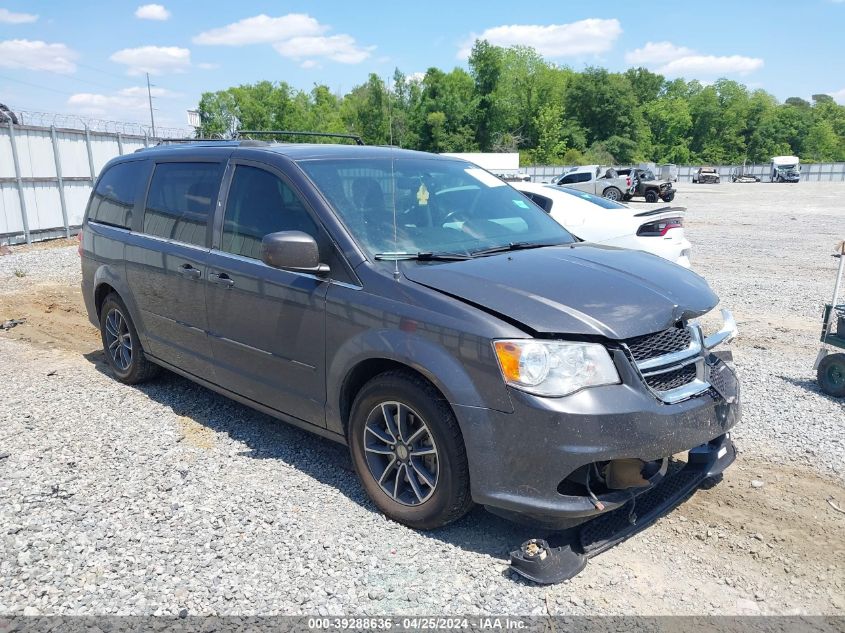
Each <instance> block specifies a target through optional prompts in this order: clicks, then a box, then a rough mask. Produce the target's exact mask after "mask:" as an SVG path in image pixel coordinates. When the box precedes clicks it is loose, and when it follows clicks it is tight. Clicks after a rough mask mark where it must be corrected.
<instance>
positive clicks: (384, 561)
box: [0, 183, 845, 615]
mask: <svg viewBox="0 0 845 633" xmlns="http://www.w3.org/2000/svg"><path fill="white" fill-rule="evenodd" d="M843 190H845V187H843V186H842V185H831V184H828V183H801V184H799V185H780V186H779V185H767V184H755V185H730V184H724V185H713V186H708V185H701V186H697V185H682V186H681V191H680V193H679V195H678V197H677V198H676V201H675V204H679V205H686V206H688V207H689V209H690V213H689V216H688V228H687V230H688V235H689V238H690V240H691V241H692V242H693V247H694V250H693V265H694V267H695V268H696V269H697V270H698V271H699V272H701V273H702V274H704V275H705V276H706V277H707V278H708V280H709V281H710V282H711V284H712V285H713V287H714V288H715V289H716V291H717V292H718V293H719V294H720V296H721V297H722V301H723V304H724V305H725V306H727V307H730V308H731V309H733V310H734V312H735V314H736V315H737V317H738V321H739V325H740V329H741V334H740V339H739V340H738V341H737V342H736V344H735V345H734V350H735V357H736V361H737V367H738V371H739V373H740V377H741V380H742V383H743V398H744V410H743V411H744V419H743V422H742V424H741V426H739V427H737V429H736V433H735V436H736V438H737V441H738V444H739V446H740V448H741V450H742V452H741V455H740V458H739V460H738V461H737V463H736V464H735V465H734V466H733V467H732V468H731V469H729V470H728V472H727V473H726V476H725V480H724V481H723V482H722V484H720V485H719V486H716V487H715V488H713V489H711V490H702V491H699V492H697V493H696V494H695V496H694V497H692V498H691V499H690V500H688V501H687V502H686V503H684V504H683V505H682V506H680V507H679V508H677V509H676V510H675V511H674V512H672V513H671V514H670V515H668V516H667V517H665V518H664V519H662V520H661V521H659V522H658V523H657V524H656V525H654V526H653V527H651V528H649V529H648V530H646V531H644V532H643V533H641V534H639V535H637V536H636V537H634V538H632V539H630V540H629V541H627V542H625V543H623V544H622V545H620V546H618V547H616V548H614V549H612V550H610V551H609V552H607V553H606V554H603V555H601V556H599V557H597V558H595V559H593V560H592V561H591V562H590V563H589V565H588V566H587V568H586V569H585V570H584V572H582V573H581V574H580V575H579V576H578V577H576V578H574V579H573V580H571V581H569V582H567V583H564V584H561V585H556V586H552V587H539V586H536V585H533V584H531V583H526V582H523V581H521V580H516V579H514V578H512V577H511V575H510V574H509V572H508V571H507V553H508V551H509V550H510V549H512V548H513V547H515V546H516V545H518V544H519V543H520V542H521V541H522V540H524V539H525V538H527V537H530V536H538V535H542V534H540V533H538V532H537V531H536V530H531V529H529V528H525V527H521V526H516V525H513V524H510V523H508V522H506V521H503V520H500V519H498V518H496V517H494V516H492V515H489V514H488V513H486V512H484V511H483V510H480V509H476V510H475V511H473V512H472V513H471V514H470V515H469V516H468V517H466V518H465V519H463V520H462V521H460V522H458V523H457V524H454V525H452V526H449V527H447V528H444V529H440V530H436V531H433V532H427V533H422V532H415V531H413V530H410V529H408V528H405V527H403V526H400V525H398V524H395V523H392V522H391V521H388V520H386V519H385V518H384V517H382V516H381V515H380V514H379V513H378V512H377V511H376V510H375V508H374V506H373V505H372V504H371V503H370V502H369V501H368V499H367V498H366V496H365V495H364V493H363V490H362V489H361V487H360V486H359V484H358V482H357V480H356V478H355V475H354V473H353V472H352V468H351V463H350V460H349V458H348V456H347V453H346V450H345V449H344V448H343V447H341V446H339V445H335V444H333V443H331V442H329V441H327V440H323V439H320V438H317V437H315V436H312V435H309V434H307V433H305V432H303V431H299V430H297V429H294V428H292V427H289V426H287V425H284V424H282V423H279V422H276V421H274V420H273V419H271V418H269V417H267V416H265V415H262V414H259V413H256V412H254V411H252V410H250V409H248V408H246V407H243V406H241V405H239V404H236V403H234V402H232V401H230V400H227V399H226V398H224V397H222V396H219V395H216V394H214V393H212V392H209V391H208V390H206V389H204V388H202V387H199V386H196V385H194V384H192V383H190V382H188V381H186V380H184V379H182V378H179V377H176V376H174V375H171V374H167V375H165V376H164V377H163V378H162V379H160V380H158V381H157V382H154V383H151V384H149V385H145V386H143V387H141V388H134V387H127V386H124V385H121V384H119V383H117V382H115V381H114V380H112V379H111V378H110V377H109V376H108V375H107V370H106V369H105V366H104V364H103V361H102V359H101V355H100V353H99V351H97V335H96V332H95V331H94V330H93V328H91V327H90V325H87V322H86V318H85V316H84V314H83V313H82V311H81V307H80V305H79V303H78V302H79V301H80V299H79V297H78V281H79V274H78V260H77V259H76V253H75V249H74V248H73V247H62V248H44V247H35V248H33V247H29V248H16V249H13V250H14V253H13V254H12V255H10V256H4V257H0V320H3V319H7V318H14V317H16V316H25V317H26V318H27V322H26V323H25V324H24V325H20V326H18V327H16V328H14V329H12V330H9V331H8V332H0V385H2V388H0V455H6V454H8V455H7V456H5V457H0V614H13V613H24V612H26V613H45V614H47V613H49V614H58V613H63V614H105V613H110V614H130V613H131V614H156V613H158V614H178V613H180V612H182V613H183V614H184V613H190V614H271V613H272V614H314V613H319V614H338V615H339V614H371V615H375V614H391V613H393V614H395V613H400V614H408V613H417V614H428V615H431V614H442V613H446V614H471V613H476V614H479V613H497V614H501V613H512V614H547V613H552V614H569V613H574V614H590V615H597V614H621V613H625V614H628V613H637V614H655V615H656V614H720V615H724V614H733V613H736V614H759V613H779V614H805V613H808V614H822V613H823V614H837V615H843V614H845V552H844V551H843V548H842V534H843V531H844V530H845V514H841V513H839V512H837V511H836V510H835V509H834V508H833V506H832V505H831V504H830V503H828V502H827V501H826V500H827V499H831V501H832V503H833V504H834V505H838V507H840V508H843V507H845V487H843V482H845V468H843V464H845V404H843V402H841V401H834V400H833V399H831V398H827V397H826V396H824V395H822V394H821V393H820V392H819V391H818V389H817V388H816V386H815V383H814V380H813V372H812V368H811V367H812V362H813V359H814V357H815V351H816V349H817V342H816V339H817V331H818V328H819V318H820V317H819V315H820V309H821V304H822V303H823V302H824V301H826V300H829V295H830V293H831V291H832V285H833V274H834V260H833V259H832V258H830V257H829V255H828V254H829V253H830V252H832V247H833V243H834V241H835V240H836V239H837V238H838V239H842V238H843V237H845V235H842V234H841V233H842V231H845V214H843V212H842V211H841V207H840V206H839V200H840V197H841V192H842V191H843ZM641 204H643V205H644V203H641ZM792 218H795V219H794V220H793V219H792ZM837 231H838V233H839V234H838V235H837ZM15 271H18V272H19V273H22V274H17V275H16V274H15ZM74 293H75V294H74ZM45 297H48V298H49V300H45V299H44V298H45ZM50 306H52V307H50Z"/></svg>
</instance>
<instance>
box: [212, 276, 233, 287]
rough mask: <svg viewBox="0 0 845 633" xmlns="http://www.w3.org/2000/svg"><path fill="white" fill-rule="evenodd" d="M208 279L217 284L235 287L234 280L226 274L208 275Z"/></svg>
mask: <svg viewBox="0 0 845 633" xmlns="http://www.w3.org/2000/svg"><path fill="white" fill-rule="evenodd" d="M208 278H209V279H210V280H211V281H213V282H214V283H216V284H220V285H221V286H225V287H226V288H231V287H232V286H234V285H235V282H234V280H233V279H232V278H231V277H229V275H227V274H226V273H208Z"/></svg>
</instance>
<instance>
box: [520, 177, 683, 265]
mask: <svg viewBox="0 0 845 633" xmlns="http://www.w3.org/2000/svg"><path fill="white" fill-rule="evenodd" d="M510 185H511V186H512V187H513V188H514V189H516V190H518V191H521V192H522V193H523V194H525V195H526V196H527V197H528V198H530V199H531V200H533V201H534V202H535V203H536V204H537V205H539V206H540V207H541V208H543V209H544V210H545V211H546V213H548V214H549V215H551V216H552V218H554V219H555V220H557V221H558V223H560V224H561V225H563V227H564V228H566V230H568V231H569V232H570V233H572V234H573V235H575V236H576V237H579V238H580V239H582V240H584V241H586V242H594V243H596V244H607V245H608V246H619V247H621V248H630V249H634V250H639V251H647V252H649V253H653V254H654V255H659V256H660V257H663V258H664V259H668V260H669V261H670V262H675V263H676V264H679V265H680V266H683V267H684V268H689V267H690V259H689V255H690V248H691V244H690V243H689V240H688V239H687V238H686V236H685V235H684V215H686V213H685V212H686V209H685V208H684V207H671V206H666V207H660V208H657V209H654V208H648V207H646V209H645V210H644V211H640V210H639V209H632V208H631V207H628V206H626V205H624V204H620V203H618V202H614V201H613V200H608V199H606V198H602V197H599V196H595V195H593V194H591V193H586V192H584V191H578V190H576V189H570V188H568V187H561V186H558V185H548V184H542V183H535V182H512V183H510Z"/></svg>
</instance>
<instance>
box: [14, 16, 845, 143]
mask: <svg viewBox="0 0 845 633" xmlns="http://www.w3.org/2000/svg"><path fill="white" fill-rule="evenodd" d="M638 5H640V6H641V7H642V8H637V7H638ZM843 30H845V0H800V1H795V0H789V1H781V0H768V1H766V2H742V3H739V2H727V1H725V2H722V1H720V0H696V1H695V2H691V1H688V0H683V1H678V0H673V1H667V0H662V1H661V0H651V1H650V2H647V3H632V2H630V1H628V2H618V3H617V2H613V1H608V0H605V1H604V2H598V1H593V2H583V1H581V2H571V1H568V0H557V1H553V2H546V1H543V0H532V1H530V2H515V1H514V0H507V1H504V2H499V1H489V0H488V1H487V2H457V1H455V0H452V1H443V0H426V1H425V2H414V3H400V2H396V1H395V0H394V1H393V2H382V1H380V0H346V1H336V2H248V1H243V2H231V1H228V2H225V3H224V2H216V1H214V0H209V1H208V2H205V3H199V2H196V1H194V2H186V1H177V0H160V3H157V4H144V3H143V2H138V1H135V2H122V1H116V0H112V1H110V2H106V1H101V0H94V1H87V2H81V3H80V2H66V1H54V2H39V1H33V0H29V1H17V0H12V1H5V2H4V0H0V102H2V103H6V104H7V105H9V106H11V107H12V108H13V109H23V110H38V111H49V112H57V113H74V114H80V115H85V116H90V117H95V118H106V119H113V120H120V121H139V122H142V123H146V122H148V121H149V113H148V112H147V111H146V110H145V105H146V85H145V77H144V72H147V71H148V72H150V74H151V77H152V82H153V83H154V85H155V87H154V88H153V91H154V96H155V103H154V105H155V108H156V122H157V123H158V124H159V125H167V126H180V127H184V126H185V125H186V122H187V120H186V110H187V109H189V108H192V107H195V106H196V104H197V101H198V99H199V96H200V94H201V93H202V92H203V91H206V90H218V89H223V88H226V87H228V86H231V85H236V84H240V83H249V82H254V81H258V80H262V79H269V80H273V81H280V80H284V81H287V82H288V83H290V84H292V85H293V86H295V87H297V88H302V89H306V90H307V89H310V88H311V87H313V85H314V83H325V84H327V85H329V86H330V87H331V88H332V89H333V90H337V91H342V92H345V91H347V90H349V89H350V88H351V87H352V86H354V85H356V84H358V83H361V82H363V81H364V80H365V79H366V77H367V74H368V73H370V72H375V73H378V74H379V75H380V76H382V77H388V76H389V75H391V74H392V72H393V69H394V68H395V67H397V66H398V67H399V68H400V69H401V70H402V71H403V72H405V73H406V74H409V75H410V74H413V73H421V72H423V71H425V69H426V68H428V67H430V66H438V67H440V68H444V69H450V68H452V67H454V66H456V65H459V66H465V65H466V60H465V52H466V48H467V45H468V44H470V43H471V42H472V39H473V37H474V36H485V37H487V39H489V40H490V41H492V42H493V43H496V44H501V45H509V44H525V45H531V46H534V47H535V48H537V49H538V50H539V52H540V53H541V54H543V55H544V57H546V58H547V59H548V60H550V61H553V62H555V63H558V64H562V65H564V64H565V65H569V66H571V67H573V68H575V69H581V68H583V67H584V66H587V65H600V66H604V67H607V68H609V69H611V70H624V69H625V68H627V67H629V66H632V65H642V66H646V67H648V68H651V69H653V70H655V71H658V72H663V73H664V74H667V76H683V77H686V78H688V79H691V78H696V79H700V80H702V81H712V80H714V79H716V78H718V77H719V76H725V77H728V78H731V79H737V80H739V81H741V82H743V83H745V84H746V85H748V86H749V87H751V88H763V89H765V90H767V91H769V92H771V93H773V94H774V95H775V96H776V97H778V98H779V99H781V100H783V99H785V98H787V97H789V96H793V95H794V96H801V97H804V98H809V96H810V95H811V94H814V93H817V92H825V93H828V94H832V95H834V97H835V98H836V99H837V100H838V101H840V102H842V103H845V72H843V71H842V57H843V52H845V45H843V44H842V32H843Z"/></svg>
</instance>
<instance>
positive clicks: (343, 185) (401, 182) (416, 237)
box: [299, 158, 575, 258]
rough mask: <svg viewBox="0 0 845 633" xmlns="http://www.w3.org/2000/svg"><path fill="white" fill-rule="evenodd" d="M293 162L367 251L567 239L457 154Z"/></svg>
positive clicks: (474, 248) (447, 249) (412, 251)
mask: <svg viewBox="0 0 845 633" xmlns="http://www.w3.org/2000/svg"><path fill="white" fill-rule="evenodd" d="M299 166H300V167H301V168H302V169H303V170H304V171H305V172H306V173H307V174H308V176H309V177H310V178H311V180H313V181H314V183H315V184H316V185H317V187H318V188H319V189H320V190H321V191H322V192H323V194H324V195H325V196H326V198H327V199H328V200H329V202H330V203H331V204H332V206H333V207H334V209H335V211H336V212H337V214H338V215H339V216H340V218H341V220H342V221H343V222H344V224H345V225H346V227H347V228H348V229H349V231H350V233H352V235H353V236H354V237H355V238H356V240H357V241H358V242H359V243H360V244H361V245H362V246H363V247H364V248H365V249H366V250H367V251H369V253H370V255H371V256H380V257H381V258H384V257H385V256H391V255H393V256H401V255H417V254H420V253H429V254H430V253H452V254H460V255H473V254H478V252H479V251H486V250H489V249H495V248H497V247H506V246H509V245H516V244H518V245H519V246H521V247H525V245H535V244H537V245H540V244H569V243H572V242H574V241H575V239H574V238H573V237H572V236H571V235H570V234H569V233H568V232H567V231H566V230H565V229H564V228H563V227H562V226H560V225H559V224H558V223H557V222H555V221H554V220H553V219H551V218H550V217H549V216H548V215H546V214H545V213H544V212H543V211H542V210H541V209H540V208H539V207H537V206H536V205H535V204H534V203H532V202H531V201H530V200H529V199H527V198H525V197H524V196H523V195H522V194H521V193H520V192H518V191H516V190H515V189H513V188H512V187H510V186H508V185H507V184H506V183H504V182H503V181H501V180H499V179H498V178H496V177H495V176H493V175H491V174H489V173H488V172H486V171H484V170H483V169H480V168H478V167H475V166H473V165H471V164H469V163H465V162H462V161H452V160H442V159H424V158H423V159H420V158H396V159H393V160H391V159H389V158H387V159H384V158H378V159H367V158H359V159H351V160H350V159H346V160H343V159H340V160H303V161H300V162H299ZM394 200H395V206H396V209H395V220H396V221H395V225H394V207H393V205H394Z"/></svg>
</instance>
